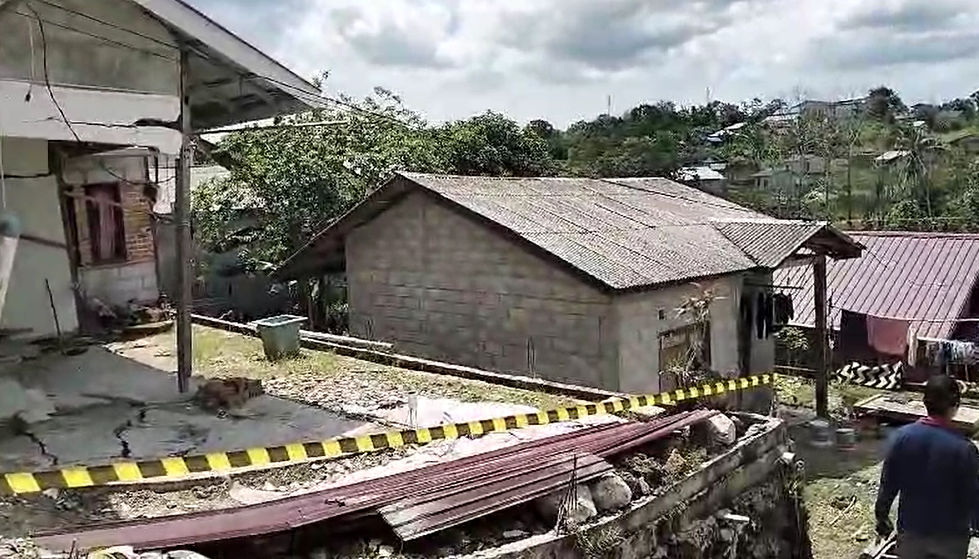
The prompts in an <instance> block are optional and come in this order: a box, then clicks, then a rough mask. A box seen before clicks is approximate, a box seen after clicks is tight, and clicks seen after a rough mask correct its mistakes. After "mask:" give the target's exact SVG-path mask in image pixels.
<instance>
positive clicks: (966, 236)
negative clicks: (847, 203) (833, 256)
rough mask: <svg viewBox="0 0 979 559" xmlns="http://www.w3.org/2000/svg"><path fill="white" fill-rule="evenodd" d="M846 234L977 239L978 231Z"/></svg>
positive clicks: (855, 232)
mask: <svg viewBox="0 0 979 559" xmlns="http://www.w3.org/2000/svg"><path fill="white" fill-rule="evenodd" d="M844 233H846V234H847V235H853V236H865V237H893V238H905V239H915V238H918V239H956V240H961V241H966V240H979V233H955V232H951V231H948V232H946V231H850V230H847V231H844Z"/></svg>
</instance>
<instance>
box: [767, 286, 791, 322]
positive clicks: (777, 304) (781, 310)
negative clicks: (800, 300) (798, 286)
mask: <svg viewBox="0 0 979 559" xmlns="http://www.w3.org/2000/svg"><path fill="white" fill-rule="evenodd" d="M772 300H773V306H774V312H775V324H777V325H784V324H788V323H789V321H791V320H792V319H793V318H795V310H794V309H793V308H792V297H789V296H788V295H785V294H784V293H776V294H775V295H774V297H773V299H772Z"/></svg>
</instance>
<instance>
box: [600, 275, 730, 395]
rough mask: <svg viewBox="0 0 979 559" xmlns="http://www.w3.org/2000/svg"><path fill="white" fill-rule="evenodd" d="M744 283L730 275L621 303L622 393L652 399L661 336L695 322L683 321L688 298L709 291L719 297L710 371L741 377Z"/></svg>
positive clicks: (713, 312) (617, 305) (635, 296)
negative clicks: (740, 311) (679, 311)
mask: <svg viewBox="0 0 979 559" xmlns="http://www.w3.org/2000/svg"><path fill="white" fill-rule="evenodd" d="M741 283H742V279H741V276H740V275H730V276H725V277H722V278H719V279H716V280H712V281H703V282H697V284H693V283H688V284H683V285H677V286H673V287H665V288H662V289H657V290H653V291H646V292H642V293H633V294H626V295H621V296H619V297H617V298H616V300H615V314H616V318H617V327H618V332H619V333H618V338H619V362H618V370H619V378H620V381H619V384H620V390H622V391H624V392H634V393H650V392H656V391H657V390H659V389H660V388H661V383H660V369H661V363H660V362H659V345H660V344H659V339H660V335H661V334H662V333H663V332H668V331H670V330H674V329H676V328H680V327H682V326H685V325H688V324H690V323H691V322H693V321H692V319H691V317H688V316H682V317H678V316H677V308H678V307H680V305H681V304H682V303H683V302H684V301H685V300H687V299H688V298H689V297H692V296H700V295H702V294H703V293H704V292H705V291H707V290H710V291H711V292H712V293H713V295H714V301H713V303H712V304H711V307H710V355H711V363H710V366H711V369H713V370H715V371H720V372H722V373H725V372H732V373H734V372H736V371H737V370H738V336H737V333H738V316H739V315H738V300H739V297H740V289H741ZM661 311H662V316H663V318H662V319H661V318H660V312H661ZM662 388H663V389H669V388H670V387H668V386H662Z"/></svg>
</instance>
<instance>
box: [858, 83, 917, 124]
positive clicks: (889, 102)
mask: <svg viewBox="0 0 979 559" xmlns="http://www.w3.org/2000/svg"><path fill="white" fill-rule="evenodd" d="M906 111H907V107H906V106H905V105H904V101H902V100H901V97H900V96H899V95H898V94H897V92H896V91H894V90H893V89H891V88H889V87H886V86H883V85H882V86H878V87H875V88H874V89H871V90H870V92H868V94H867V114H868V115H869V116H870V117H871V118H874V119H876V120H879V121H882V122H894V119H895V117H896V116H897V115H899V114H902V113H904V112H906Z"/></svg>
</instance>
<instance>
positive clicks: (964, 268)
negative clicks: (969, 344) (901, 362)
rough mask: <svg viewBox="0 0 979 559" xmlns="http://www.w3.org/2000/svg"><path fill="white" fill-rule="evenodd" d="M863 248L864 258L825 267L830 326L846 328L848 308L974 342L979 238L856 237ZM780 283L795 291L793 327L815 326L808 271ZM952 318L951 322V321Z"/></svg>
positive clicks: (787, 272) (793, 271) (779, 276)
mask: <svg viewBox="0 0 979 559" xmlns="http://www.w3.org/2000/svg"><path fill="white" fill-rule="evenodd" d="M850 236H851V237H852V238H853V239H854V240H855V241H857V242H859V243H860V244H862V245H864V247H866V248H865V250H864V254H863V255H862V256H861V257H860V258H855V259H851V260H845V261H833V262H830V263H829V264H828V266H827V284H828V295H829V300H830V301H831V303H832V307H831V308H830V312H829V322H830V324H831V325H832V327H833V328H835V329H838V328H839V325H840V313H841V311H842V310H843V309H847V310H851V311H855V312H860V313H867V314H872V315H877V316H881V317H892V318H904V319H909V320H912V321H913V320H921V322H912V328H913V333H914V334H915V335H917V336H918V337H926V338H942V339H969V340H973V341H975V340H976V339H977V338H976V324H974V323H958V322H956V321H955V319H958V318H975V317H979V235H969V234H952V233H916V232H909V231H886V232H885V231H880V232H868V231H863V232H853V233H850ZM775 283H776V284H778V285H789V286H797V287H801V288H802V289H801V290H792V291H791V292H790V293H791V295H792V298H793V301H794V307H795V319H794V321H793V323H794V324H796V325H798V326H805V327H812V325H813V319H814V315H815V313H814V307H813V302H812V294H813V292H812V289H813V283H812V273H811V270H809V269H808V267H806V266H797V267H792V268H786V269H781V270H776V272H775ZM945 319H947V320H945Z"/></svg>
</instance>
